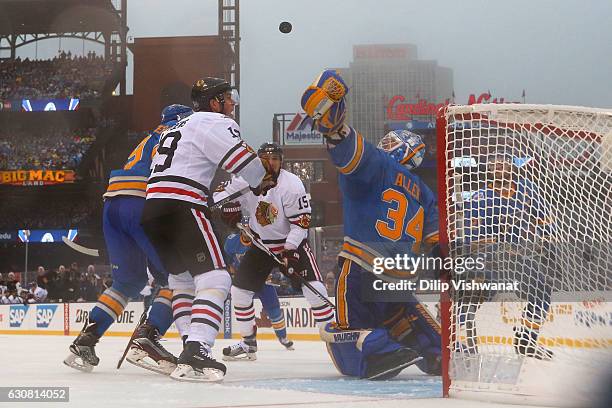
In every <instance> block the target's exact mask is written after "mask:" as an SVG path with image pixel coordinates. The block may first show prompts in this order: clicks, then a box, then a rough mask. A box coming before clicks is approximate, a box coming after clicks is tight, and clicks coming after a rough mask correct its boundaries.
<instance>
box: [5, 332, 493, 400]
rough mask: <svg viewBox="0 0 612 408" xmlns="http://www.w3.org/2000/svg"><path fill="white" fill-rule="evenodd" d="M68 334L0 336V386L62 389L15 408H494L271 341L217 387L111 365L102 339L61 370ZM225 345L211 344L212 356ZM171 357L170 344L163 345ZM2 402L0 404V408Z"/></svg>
mask: <svg viewBox="0 0 612 408" xmlns="http://www.w3.org/2000/svg"><path fill="white" fill-rule="evenodd" d="M72 340H73V338H72V337H68V336H26V335H0V350H1V354H0V355H1V359H0V361H1V363H0V364H1V366H2V374H1V376H0V386H3V387H6V386H58V387H59V386H62V387H70V403H45V404H43V405H41V404H40V403H19V404H12V405H10V406H17V407H19V408H21V407H26V406H35V407H39V408H42V407H44V408H46V407H54V406H57V407H69V406H70V407H84V408H96V407H104V408H114V407H141V406H142V407H165V408H170V407H193V408H197V407H210V408H213V407H218V408H221V407H244V408H246V407H294V406H306V407H317V408H319V407H368V408H373V407H374V406H375V407H376V408H383V407H417V408H429V407H470V408H472V407H473V408H480V407H496V406H497V407H502V406H503V405H495V404H489V403H479V402H474V401H459V400H449V399H442V398H439V397H440V396H441V394H442V385H441V380H440V377H431V376H427V375H424V374H422V373H421V372H420V371H419V370H418V369H417V368H412V367H411V368H409V369H407V370H405V371H404V372H403V373H402V374H401V375H400V376H398V377H396V378H395V379H394V380H391V381H385V382H371V381H364V380H356V379H350V378H346V377H342V376H341V375H339V374H338V372H337V371H336V369H335V368H334V366H333V364H332V363H331V361H330V359H329V357H328V355H327V352H326V351H325V346H324V345H323V344H322V343H319V342H313V341H297V342H295V350H294V351H287V350H285V349H284V348H283V347H282V346H281V345H280V344H279V343H278V342H276V341H273V340H265V341H259V342H258V343H259V351H258V353H257V356H258V360H257V361H254V362H246V361H245V362H228V363H227V366H228V373H227V376H226V377H225V380H224V381H223V383H222V384H199V383H198V384H193V383H183V382H176V381H173V380H171V379H170V378H169V377H165V376H161V375H159V374H155V373H152V372H149V371H146V370H143V369H140V368H138V367H135V366H133V365H131V364H129V363H128V362H124V364H123V366H122V367H121V369H120V370H117V369H116V368H115V367H116V365H117V361H118V359H119V357H120V356H121V353H122V352H123V349H124V347H125V345H126V344H127V338H125V337H106V338H103V339H102V340H101V341H100V343H99V344H98V346H97V347H96V352H97V354H98V357H100V365H99V366H98V367H96V368H95V370H94V372H92V373H82V372H79V371H76V370H73V369H71V368H69V367H66V366H64V365H63V364H62V360H63V359H64V357H66V356H67V355H68V353H69V351H68V345H69V344H70V342H71V341H72ZM232 342H233V340H219V341H217V343H216V345H215V349H214V354H215V356H216V357H217V358H220V354H221V349H222V348H223V347H224V346H226V345H228V344H230V343H232ZM164 346H166V347H167V348H168V349H169V350H170V351H172V352H174V353H176V354H177V355H178V354H179V352H180V350H181V343H180V341H179V340H178V339H169V340H167V341H164ZM2 406H9V404H3V403H0V407H2Z"/></svg>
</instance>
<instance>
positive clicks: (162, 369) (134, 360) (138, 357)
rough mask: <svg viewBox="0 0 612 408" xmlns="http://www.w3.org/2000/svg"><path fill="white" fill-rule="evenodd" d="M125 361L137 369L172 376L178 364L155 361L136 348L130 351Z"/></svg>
mask: <svg viewBox="0 0 612 408" xmlns="http://www.w3.org/2000/svg"><path fill="white" fill-rule="evenodd" d="M125 359H126V360H127V361H128V362H129V363H131V364H134V365H135V366H137V367H140V368H144V369H145V370H149V371H153V372H155V373H158V374H163V375H170V374H172V372H173V371H174V370H175V369H176V364H174V363H171V362H169V361H166V360H160V361H155V360H153V359H152V358H151V357H149V354H148V353H147V352H146V351H144V350H141V349H139V348H136V347H133V348H131V349H130V350H129V351H128V353H127V355H126V356H125Z"/></svg>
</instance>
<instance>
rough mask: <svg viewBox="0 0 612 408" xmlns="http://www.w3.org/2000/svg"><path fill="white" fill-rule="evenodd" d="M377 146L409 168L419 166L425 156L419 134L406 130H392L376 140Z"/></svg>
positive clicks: (423, 144) (423, 145)
mask: <svg viewBox="0 0 612 408" xmlns="http://www.w3.org/2000/svg"><path fill="white" fill-rule="evenodd" d="M377 148H379V149H380V150H382V151H384V152H386V153H387V154H388V155H389V156H391V157H393V158H394V159H395V161H397V162H398V163H399V164H401V165H403V166H405V167H407V168H408V169H409V170H412V169H416V168H417V167H419V166H420V165H421V162H422V161H423V157H424V156H425V143H423V139H422V138H421V136H419V135H417V134H416V133H412V132H409V131H407V130H392V131H391V132H389V133H387V134H386V135H385V137H383V138H382V139H381V140H380V142H378V146H377Z"/></svg>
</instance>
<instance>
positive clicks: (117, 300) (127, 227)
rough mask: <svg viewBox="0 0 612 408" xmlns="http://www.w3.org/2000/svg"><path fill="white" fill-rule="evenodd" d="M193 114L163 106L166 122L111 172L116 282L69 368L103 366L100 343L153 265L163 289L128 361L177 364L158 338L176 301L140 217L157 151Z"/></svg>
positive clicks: (158, 366) (164, 369)
mask: <svg viewBox="0 0 612 408" xmlns="http://www.w3.org/2000/svg"><path fill="white" fill-rule="evenodd" d="M191 113H193V111H192V109H191V108H189V107H187V106H184V105H177V104H175V105H170V106H167V107H166V108H164V110H163V111H162V117H161V124H160V125H159V126H158V127H157V128H156V129H155V130H153V131H151V132H149V134H148V135H147V136H146V137H145V138H144V139H143V140H142V141H141V142H140V143H139V144H138V146H136V148H135V149H134V150H133V151H132V153H131V154H130V156H129V157H128V159H127V161H126V163H125V164H124V166H123V168H121V169H117V170H113V171H111V174H110V179H109V182H108V188H107V190H106V193H105V194H104V214H103V221H102V223H103V229H104V239H105V241H106V246H107V249H108V254H109V260H110V263H111V268H112V276H113V284H112V286H111V287H110V288H108V289H106V290H105V291H104V293H102V294H101V295H100V297H99V298H98V301H97V302H96V305H95V306H94V308H93V309H92V310H91V311H90V312H89V318H88V319H87V321H86V322H85V326H84V327H83V330H81V332H80V333H79V335H78V336H77V338H76V339H75V340H74V341H73V343H72V344H71V345H70V347H69V349H70V354H69V356H68V357H67V358H66V359H65V360H64V364H66V365H67V366H69V367H72V368H75V369H77V370H81V371H85V372H90V371H92V370H93V368H94V367H95V366H97V365H98V363H99V361H100V359H99V358H98V356H96V352H95V346H96V344H97V343H98V341H99V340H100V338H101V337H102V336H103V335H104V333H105V332H106V331H107V330H108V328H109V327H110V326H111V325H112V324H113V322H115V320H117V318H118V317H119V316H120V315H121V313H123V309H124V308H125V307H126V306H127V303H128V301H129V300H130V299H133V298H137V297H138V296H139V295H140V291H142V289H143V288H144V287H145V285H146V284H147V280H148V277H147V266H148V268H149V270H150V271H151V274H152V275H153V277H154V278H155V281H156V282H157V284H158V286H160V288H161V289H160V290H159V291H158V293H157V295H156V297H155V299H154V300H153V303H152V305H151V309H150V311H149V313H148V317H147V320H146V321H145V322H144V323H143V324H141V325H140V326H139V327H138V328H137V329H136V333H135V337H134V338H133V339H132V343H131V345H130V350H129V352H128V354H127V357H126V359H127V361H129V362H130V363H132V364H135V365H137V366H140V367H143V368H146V369H148V370H151V371H155V372H158V373H161V374H166V375H169V374H170V373H171V372H172V371H173V370H174V368H176V357H175V356H173V355H172V354H171V353H170V352H168V351H167V350H166V349H165V348H164V347H163V346H162V345H161V343H160V342H159V341H158V340H159V338H160V337H161V336H163V335H164V334H165V333H166V331H167V330H168V328H169V327H170V325H171V324H172V302H173V301H174V302H175V303H176V299H173V297H172V290H170V289H169V288H168V273H167V272H166V271H165V270H164V267H163V266H162V263H161V261H160V259H159V257H158V255H157V253H156V251H155V249H154V248H153V246H152V244H151V243H150V242H149V239H148V238H147V236H146V235H145V233H144V231H143V229H142V226H141V225H140V217H141V214H142V209H143V207H144V203H145V197H146V188H147V179H148V177H149V174H150V172H151V170H150V167H151V159H152V158H153V156H154V155H155V154H156V151H157V146H158V144H159V139H160V135H161V133H162V132H163V131H164V130H165V129H168V128H169V127H171V126H173V125H175V124H176V123H177V121H179V120H180V119H181V118H184V117H187V116H189V115H190V114H191ZM179 301H180V299H179ZM177 326H178V324H177ZM179 331H180V330H179Z"/></svg>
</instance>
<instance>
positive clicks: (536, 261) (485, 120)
mask: <svg viewBox="0 0 612 408" xmlns="http://www.w3.org/2000/svg"><path fill="white" fill-rule="evenodd" d="M437 132H438V167H439V173H438V184H439V197H440V219H441V222H440V224H441V225H440V231H441V242H442V243H443V246H444V247H445V248H446V249H447V251H448V256H450V257H451V258H453V260H458V259H459V258H463V259H467V258H470V257H471V258H475V259H480V260H481V263H480V265H481V266H484V267H482V268H480V269H479V268H476V267H473V268H467V269H465V270H462V271H461V273H459V272H458V271H457V270H454V271H451V273H450V276H449V277H448V279H449V280H450V281H454V282H456V283H457V284H459V283H460V281H464V282H472V281H475V282H490V283H502V285H498V286H497V288H499V287H502V289H499V290H495V288H496V287H495V286H489V288H493V289H491V290H488V289H482V288H483V286H480V287H479V289H476V290H474V289H472V290H470V289H465V288H463V289H458V290H452V289H451V291H450V292H449V293H445V294H443V302H442V319H443V322H442V325H443V333H442V334H443V337H444V340H443V341H445V342H446V343H445V348H444V350H443V354H444V361H445V367H444V387H445V393H446V394H447V395H450V396H451V397H453V396H456V397H467V398H477V399H488V400H497V401H505V402H512V403H516V402H520V403H533V404H546V405H550V404H552V405H559V404H563V403H568V404H570V405H571V404H578V405H580V404H582V402H580V401H584V400H588V399H589V398H591V397H592V396H593V395H594V394H593V392H596V391H597V387H598V386H599V383H598V378H599V377H601V374H598V373H600V372H601V370H602V369H604V368H605V364H610V362H611V361H612V360H611V359H610V355H611V350H612V333H611V331H612V311H611V307H610V305H611V303H609V302H610V300H611V296H610V294H611V293H612V292H611V291H612V254H611V243H612V239H611V237H612V110H602V109H591V108H582V107H571V106H552V105H523V104H485V105H469V106H448V107H446V108H443V109H442V110H441V111H440V113H439V115H438V119H437ZM492 191H494V192H492ZM506 284H510V285H515V286H513V288H516V290H514V289H508V288H509V286H506ZM503 287H505V288H506V289H503ZM521 339H522V340H521ZM521 341H522V342H521ZM521 345H523V346H525V345H527V346H532V347H531V348H529V347H522V348H521V347H520V346H521ZM568 389H571V390H572V392H571V393H569V392H568V391H567V390H568Z"/></svg>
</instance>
